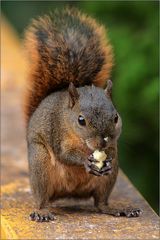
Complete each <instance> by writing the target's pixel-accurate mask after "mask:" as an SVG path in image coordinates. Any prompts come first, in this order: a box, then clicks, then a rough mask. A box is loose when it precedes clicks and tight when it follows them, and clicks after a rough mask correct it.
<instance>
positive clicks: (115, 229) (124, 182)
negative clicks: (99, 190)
mask: <svg viewBox="0 0 160 240" xmlns="http://www.w3.org/2000/svg"><path fill="white" fill-rule="evenodd" d="M9 64H11V63H8V65H9ZM12 64H14V62H12ZM15 69H16V67H15V68H14V70H15ZM2 70H3V69H2ZM17 71H18V69H17ZM5 76H8V75H7V72H5ZM16 76H17V75H14V74H12V75H10V78H9V80H8V81H9V82H8V86H10V81H12V87H11V88H10V87H7V88H6V89H8V90H4V88H3V89H2V94H1V106H2V107H1V143H2V145H1V185H2V187H1V224H2V229H1V234H2V236H1V239H159V218H158V216H157V215H156V214H155V212H154V211H153V210H152V209H151V208H150V206H149V205H148V203H147V202H146V201H145V200H144V199H143V197H142V196H141V195H140V194H139V193H138V192H137V190H136V189H135V188H134V187H133V185H132V184H131V183H130V182H129V180H128V179H127V178H126V177H125V176H124V174H123V173H122V172H120V173H119V176H118V181H117V183H116V186H115V188H114V191H113V193H112V194H111V198H110V203H111V205H116V206H117V207H118V206H119V205H121V204H123V205H126V206H127V205H133V206H135V207H139V208H141V209H142V210H143V215H142V216H141V217H139V218H129V219H127V218H124V217H121V218H115V217H112V216H107V215H101V214H95V213H94V212H93V202H92V200H89V201H74V200H61V201H59V202H56V203H55V204H54V205H55V212H56V214H57V220H56V221H55V222H50V223H36V222H31V221H29V219H28V216H29V213H30V212H31V211H32V210H33V209H34V201H33V199H32V196H31V192H30V186H29V180H28V165H27V154H26V142H25V128H24V124H23V122H24V121H23V120H22V119H23V116H22V109H21V107H22V98H23V92H22V91H21V90H20V89H19V88H18V87H16V86H14V84H13V82H14V81H15V77H16ZM22 78H24V75H23V74H22ZM2 81H3V83H4V81H5V79H4V78H3V79H2ZM9 88H10V89H9ZM17 89H19V90H17Z"/></svg>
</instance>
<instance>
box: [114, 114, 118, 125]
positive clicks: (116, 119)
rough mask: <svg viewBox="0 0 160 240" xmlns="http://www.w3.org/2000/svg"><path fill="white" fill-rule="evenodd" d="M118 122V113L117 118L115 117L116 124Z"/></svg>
mask: <svg viewBox="0 0 160 240" xmlns="http://www.w3.org/2000/svg"><path fill="white" fill-rule="evenodd" d="M117 122H118V114H117V113H116V115H115V117H114V123H117Z"/></svg>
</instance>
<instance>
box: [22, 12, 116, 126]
mask: <svg viewBox="0 0 160 240" xmlns="http://www.w3.org/2000/svg"><path fill="white" fill-rule="evenodd" d="M25 48H26V50H27V52H28V56H29V63H30V67H29V76H28V87H27V94H26V100H25V114H26V120H27V122H28V120H29V118H30V116H31V115H32V113H33V112H34V111H35V109H36V108H37V106H38V105H39V103H40V102H41V101H42V99H44V98H45V97H46V96H47V95H49V94H50V93H52V92H54V91H57V90H60V89H63V88H66V87H67V86H68V85H69V83H70V82H73V83H74V85H75V86H77V87H78V86H84V85H90V84H94V85H96V86H99V87H104V86H105V84H106V80H107V79H108V78H109V75H110V71H111V68H112V63H113V55H112V48H111V46H110V44H109V43H108V39H107V36H106V32H105V29H104V28H103V26H100V25H99V24H97V23H96V22H95V20H94V19H92V18H90V17H88V16H86V15H83V14H81V13H80V12H79V11H77V10H76V9H65V10H63V11H55V12H54V14H53V15H49V16H47V15H45V16H44V17H43V18H38V19H37V20H33V22H32V24H31V26H30V27H29V28H28V30H27V31H26V37H25Z"/></svg>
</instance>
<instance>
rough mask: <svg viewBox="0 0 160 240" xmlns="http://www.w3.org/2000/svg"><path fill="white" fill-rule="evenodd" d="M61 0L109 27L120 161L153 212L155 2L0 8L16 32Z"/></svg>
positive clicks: (156, 62) (155, 173) (22, 4)
mask: <svg viewBox="0 0 160 240" xmlns="http://www.w3.org/2000/svg"><path fill="white" fill-rule="evenodd" d="M66 4H67V5H74V6H77V7H78V8H79V9H81V10H82V11H83V12H85V13H87V14H89V15H91V16H93V17H95V18H96V19H97V20H98V21H99V22H100V23H103V24H104V25H105V26H106V28H107V29H108V34H109V38H110V41H111V43H112V45H113V48H114V54H115V66H114V68H113V72H112V76H111V79H112V80H113V82H114V87H113V100H114V103H115V105H116V106H117V109H118V111H119V112H120V114H121V116H122V120H123V131H122V135H121V138H120V141H119V161H120V167H121V168H122V169H123V171H124V172H125V173H126V174H127V176H128V177H129V178H130V179H131V181H132V182H133V184H134V185H135V186H136V187H137V188H138V189H139V191H140V192H141V193H142V195H143V196H144V197H145V198H146V199H147V201H148V202H149V203H150V204H151V206H152V207H153V208H154V210H156V211H157V212H158V202H159V201H158V189H159V188H158V169H159V164H158V146H159V145H158V123H159V119H158V117H159V114H158V113H159V112H158V110H159V106H158V103H159V101H158V100H159V81H158V77H159V55H158V53H159V39H158V36H159V34H158V31H159V28H158V27H159V26H158V24H159V2H158V1H128V2H127V1H112V2H110V1H106V2H105V1H99V2H98V1H92V2H91V1H81V2H78V1H76V2H71V1H70V2H62V1H59V2H56V1H54V2H52V1H21V2H20V1H2V2H1V6H2V13H3V14H4V16H5V17H6V18H7V19H8V20H9V22H10V23H11V24H12V26H13V27H14V28H15V29H16V30H17V32H18V34H19V36H20V37H21V38H23V32H24V29H25V28H26V26H27V25H28V24H29V22H30V21H31V19H32V18H33V17H36V16H38V15H41V14H44V13H47V12H49V11H52V10H54V9H55V8H61V7H64V6H65V5H66Z"/></svg>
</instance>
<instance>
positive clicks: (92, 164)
mask: <svg viewBox="0 0 160 240" xmlns="http://www.w3.org/2000/svg"><path fill="white" fill-rule="evenodd" d="M111 161H112V158H109V159H106V160H105V161H103V166H102V167H101V168H99V167H98V166H96V163H97V160H95V159H94V157H93V154H91V155H90V156H89V157H88V159H87V161H86V162H85V168H86V170H87V172H89V173H90V174H93V175H96V176H103V175H107V174H110V173H111V169H112V166H111Z"/></svg>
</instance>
